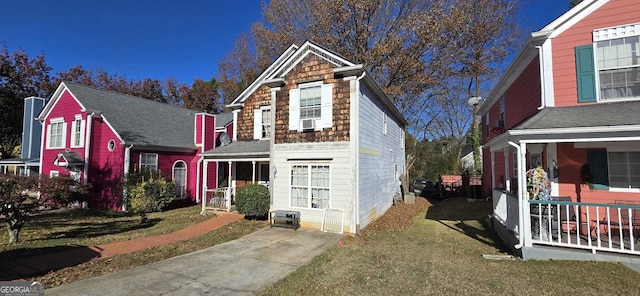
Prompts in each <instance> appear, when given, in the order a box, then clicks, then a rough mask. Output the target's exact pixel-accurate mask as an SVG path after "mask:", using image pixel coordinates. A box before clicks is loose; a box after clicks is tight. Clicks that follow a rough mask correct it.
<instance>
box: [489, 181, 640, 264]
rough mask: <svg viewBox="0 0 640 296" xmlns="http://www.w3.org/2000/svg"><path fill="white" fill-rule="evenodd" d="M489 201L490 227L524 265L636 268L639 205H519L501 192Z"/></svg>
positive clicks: (558, 200)
mask: <svg viewBox="0 0 640 296" xmlns="http://www.w3.org/2000/svg"><path fill="white" fill-rule="evenodd" d="M492 198H493V215H492V216H491V220H492V223H491V224H492V227H493V228H494V230H496V232H497V233H498V234H499V235H500V236H501V238H502V239H503V241H505V242H506V243H507V244H510V246H509V247H511V248H513V249H514V250H516V252H517V253H518V255H520V256H521V257H522V258H523V259H539V260H549V259H552V260H594V261H620V262H634V263H640V256H638V255H640V245H639V243H640V241H639V240H638V238H640V205H638V204H631V203H628V201H619V202H618V203H616V204H604V203H603V204H598V203H583V202H573V201H570V199H568V198H562V197H556V198H554V200H551V201H541V200H530V201H526V200H525V201H524V202H521V201H520V200H518V197H517V196H515V195H513V194H511V193H509V192H506V191H505V190H503V189H494V190H493V194H492ZM520 205H523V206H520ZM521 217H522V219H521ZM526 217H528V218H526Z"/></svg>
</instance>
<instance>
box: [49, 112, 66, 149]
mask: <svg viewBox="0 0 640 296" xmlns="http://www.w3.org/2000/svg"><path fill="white" fill-rule="evenodd" d="M48 130H49V133H48V140H47V148H64V146H65V130H66V123H65V122H64V121H63V119H62V118H55V119H51V123H50V124H49V129H48Z"/></svg>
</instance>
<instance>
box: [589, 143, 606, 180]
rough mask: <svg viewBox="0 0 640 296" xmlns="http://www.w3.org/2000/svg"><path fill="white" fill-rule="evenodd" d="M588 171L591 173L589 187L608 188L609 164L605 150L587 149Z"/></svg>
mask: <svg viewBox="0 0 640 296" xmlns="http://www.w3.org/2000/svg"><path fill="white" fill-rule="evenodd" d="M587 158H588V161H589V171H590V173H591V189H608V188H609V166H608V164H607V150H589V151H587Z"/></svg>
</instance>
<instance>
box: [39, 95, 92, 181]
mask: <svg viewBox="0 0 640 296" xmlns="http://www.w3.org/2000/svg"><path fill="white" fill-rule="evenodd" d="M80 110H81V107H80V105H79V104H78V102H77V101H76V100H75V99H74V98H73V97H72V96H71V94H70V93H69V92H68V91H65V92H64V93H63V94H62V95H61V96H60V99H59V100H58V101H57V103H56V105H55V107H54V108H53V109H52V110H51V112H50V113H49V115H48V116H47V117H46V118H45V120H44V122H43V124H44V127H43V129H42V132H43V134H44V135H45V137H44V142H43V143H42V145H44V147H45V148H44V149H43V152H42V155H41V162H42V167H41V168H40V173H41V174H43V175H47V176H49V175H50V173H51V171H58V172H59V173H60V175H69V172H68V171H66V170H65V169H64V168H62V167H58V166H55V165H54V164H53V162H54V160H55V159H56V157H57V156H58V153H61V152H65V148H68V149H69V151H70V152H77V153H78V154H80V156H81V157H82V158H84V147H80V148H70V147H71V128H72V123H73V121H74V120H75V116H76V114H81V115H82V117H83V118H84V119H86V116H87V115H86V113H84V112H81V111H80ZM60 117H62V118H64V122H66V123H67V129H66V131H65V134H66V141H65V145H64V148H60V149H47V148H46V141H47V135H48V134H49V124H50V123H51V118H60ZM85 142H86V141H85ZM80 178H81V179H82V178H83V176H82V175H81V176H80Z"/></svg>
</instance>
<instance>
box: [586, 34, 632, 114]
mask: <svg viewBox="0 0 640 296" xmlns="http://www.w3.org/2000/svg"><path fill="white" fill-rule="evenodd" d="M593 42H594V43H593V44H587V45H582V46H577V47H576V48H575V54H576V74H577V77H576V78H577V84H578V102H580V103H584V102H597V101H611V100H625V99H640V23H637V24H629V25H623V26H617V27H611V28H604V29H597V30H594V31H593Z"/></svg>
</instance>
